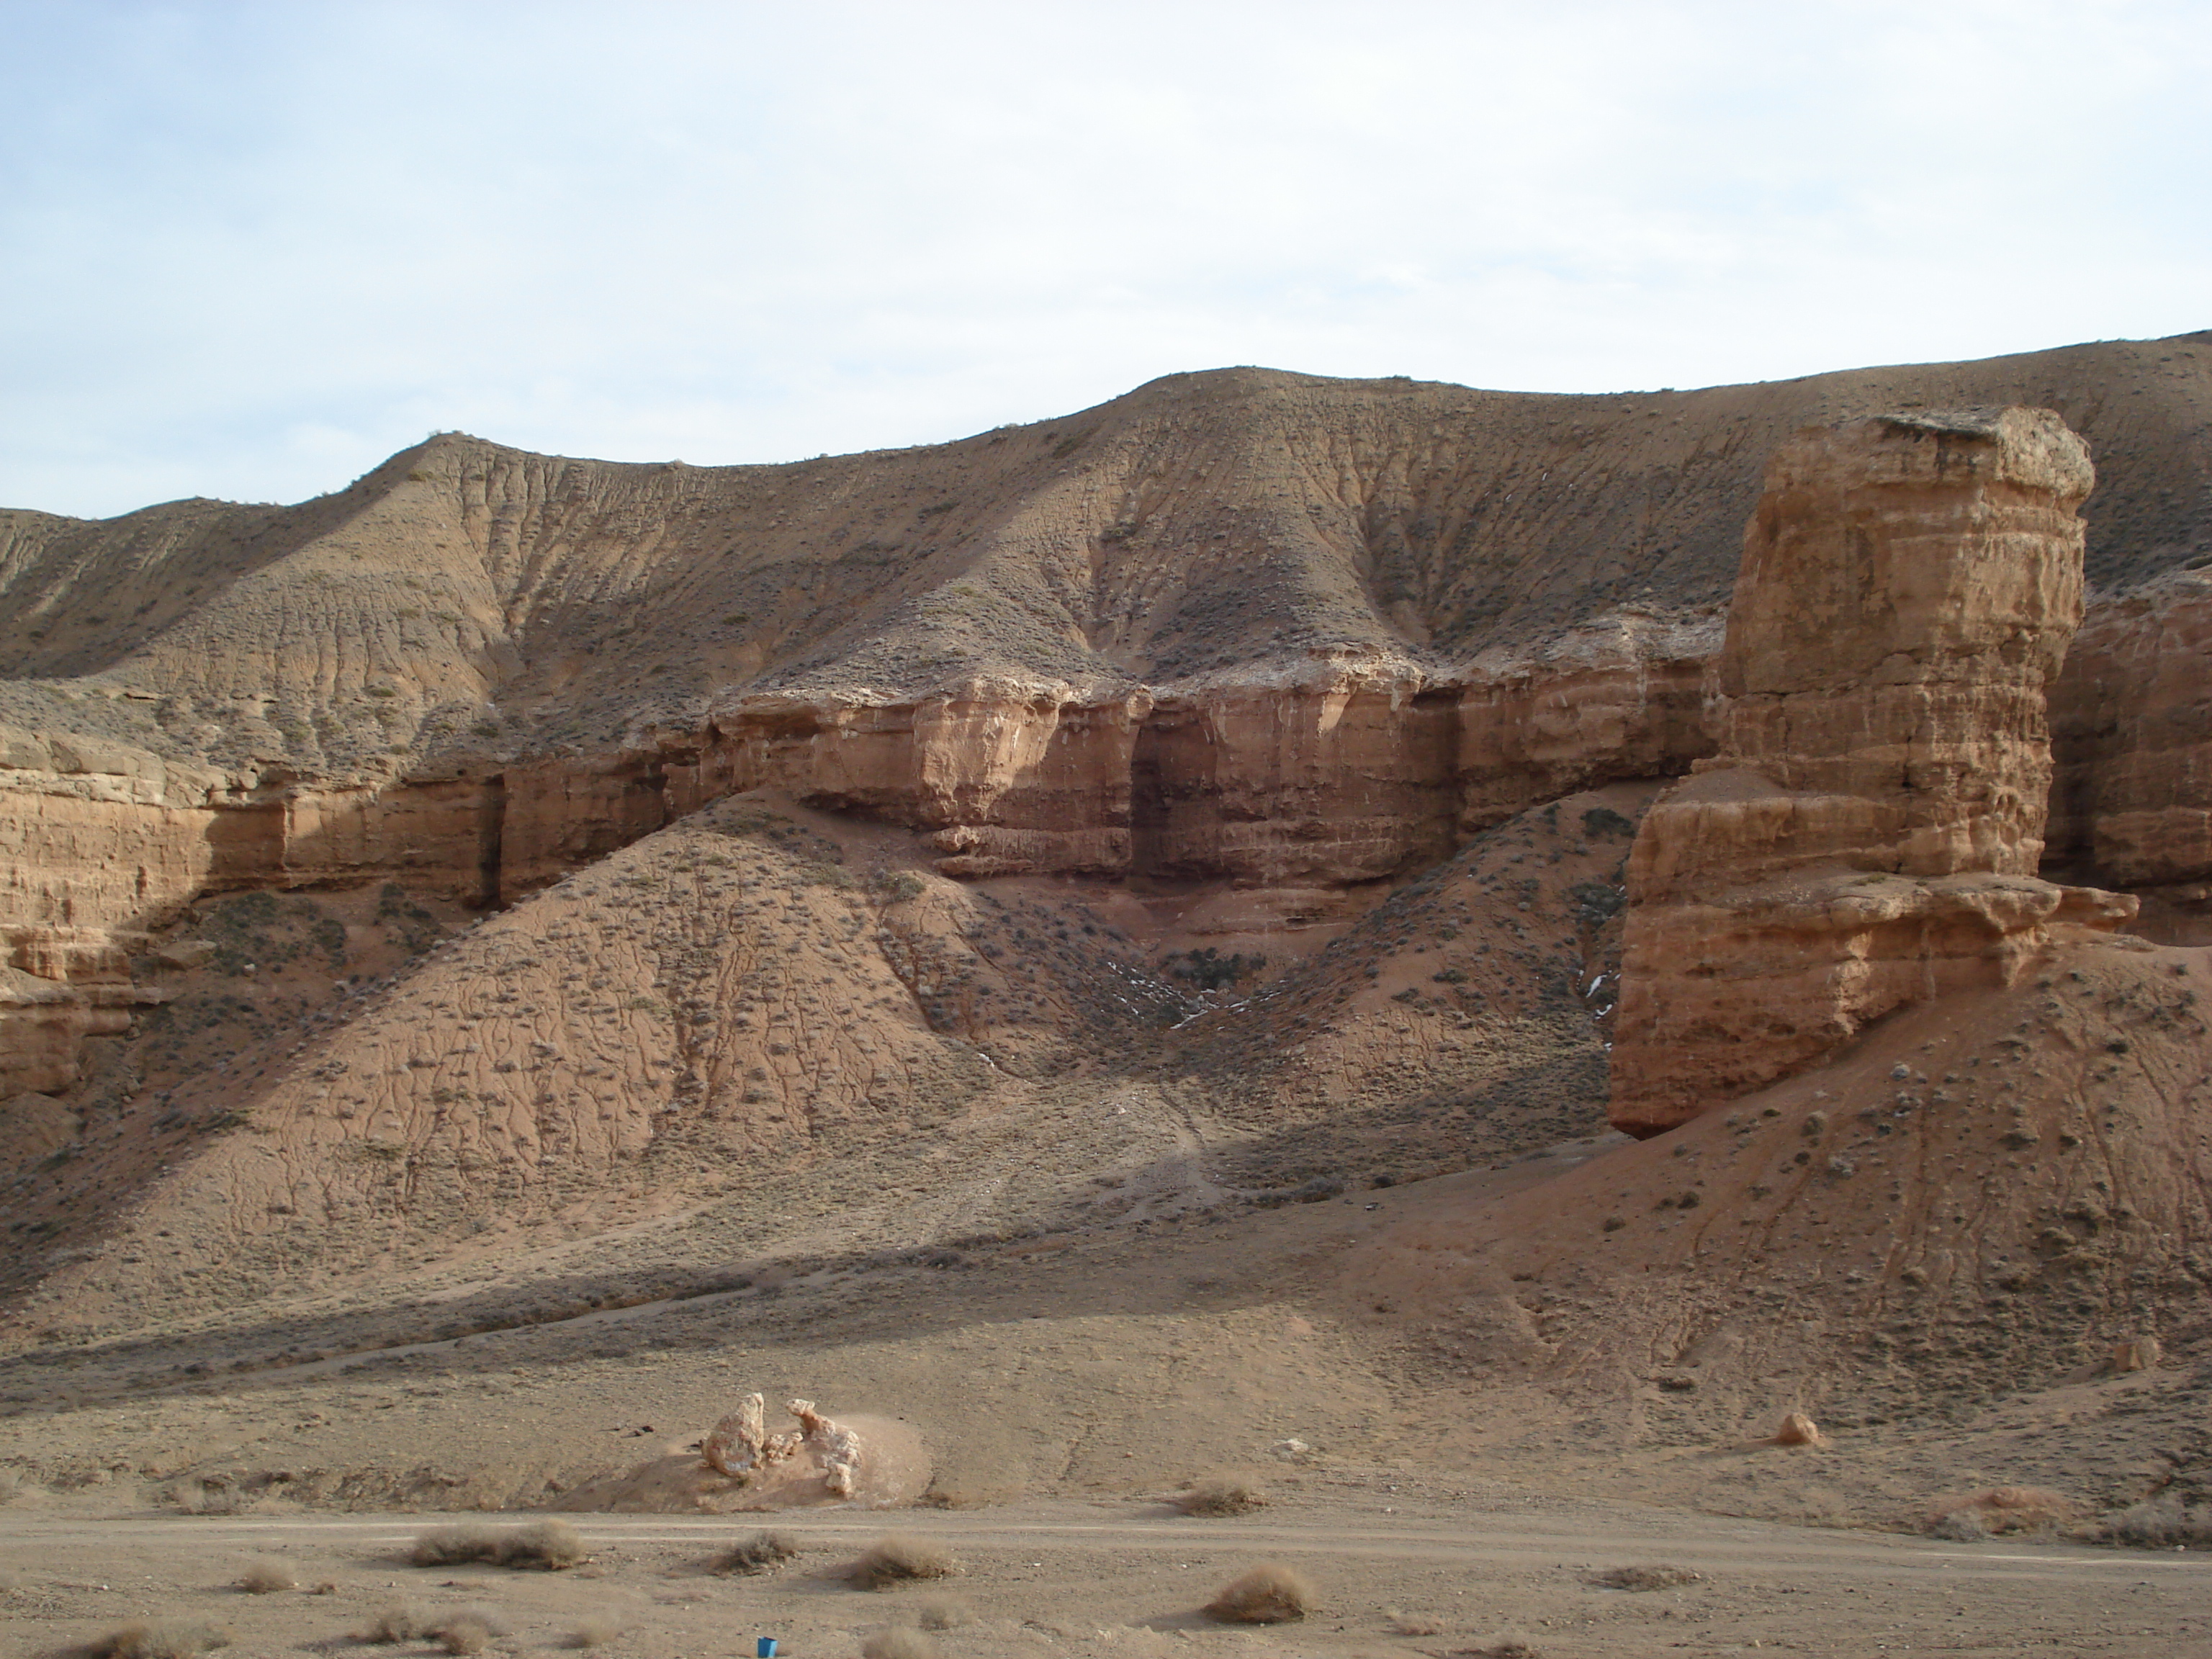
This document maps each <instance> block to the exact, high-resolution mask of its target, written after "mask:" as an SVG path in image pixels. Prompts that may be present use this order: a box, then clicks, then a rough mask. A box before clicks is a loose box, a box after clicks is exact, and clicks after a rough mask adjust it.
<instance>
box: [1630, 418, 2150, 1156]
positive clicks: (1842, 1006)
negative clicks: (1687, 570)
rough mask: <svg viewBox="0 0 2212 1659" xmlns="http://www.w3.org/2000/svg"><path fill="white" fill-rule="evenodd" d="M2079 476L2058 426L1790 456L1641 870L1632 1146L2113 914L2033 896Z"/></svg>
mask: <svg viewBox="0 0 2212 1659" xmlns="http://www.w3.org/2000/svg"><path fill="white" fill-rule="evenodd" d="M2092 478H2093V474H2092V471H2091V468H2090V464H2089V457H2088V452H2087V447H2086V446H2084V445H2083V444H2082V443H2081V440H2080V439H2079V438H2077V437H2076V436H2075V435H2074V434H2073V433H2072V432H2071V431H2069V429H2068V428H2067V427H2066V426H2065V424H2064V422H2062V421H2061V420H2060V419H2059V418H2058V417H2057V416H2056V415H2053V414H2051V412H2050V411H2048V410H2030V409H2021V408H2008V409H2003V410H1962V411H1956V412H1950V413H1926V412H1922V413H1914V414H1909V415H1903V414H1900V415H1886V416H1873V417H1869V418H1864V419H1860V420H1855V421H1850V422H1844V423H1841V424H1839V425H1836V426H1832V427H1828V428H1814V429H1810V430H1808V431H1806V432H1804V433H1802V434H1800V435H1798V436H1797V437H1796V439H1794V440H1793V441H1790V442H1789V443H1786V444H1784V446H1783V447H1781V448H1780V449H1778V451H1777V452H1776V453H1775V454H1774V457H1773V459H1771V462H1770V463H1769V465H1768V467H1767V470H1766V475H1765V493H1764V494H1763V495H1762V496H1761V497H1760V500H1759V506H1758V509H1757V511H1756V512H1755V513H1754V514H1753V518H1752V520H1751V523H1750V525H1749V526H1748V527H1747V530H1746V532H1745V537H1744V553H1743V567H1742V571H1741V575H1740V577H1739V578H1738V581H1737V586H1736V590H1735V600H1734V602H1733V604H1732V605H1731V607H1730V609H1729V622H1728V632H1727V639H1726V642H1725V644H1724V646H1723V650H1722V653H1721V660H1720V672H1719V694H1720V695H1719V697H1718V699H1717V708H1716V709H1715V711H1714V723H1715V730H1716V737H1717V743H1718V747H1719V751H1720V752H1719V753H1718V754H1717V756H1715V757H1711V758H1710V759H1706V760H1703V761H1700V762H1699V763H1697V765H1696V766H1695V768H1694V769H1693V770H1692V775H1691V776H1690V777H1689V778H1688V779H1686V780H1685V781H1683V782H1682V783H1680V785H1678V786H1676V787H1674V789H1673V790H1672V791H1670V792H1669V793H1668V795H1667V796H1666V797H1665V798H1663V799H1662V800H1661V801H1660V802H1659V803H1658V804H1657V805H1655V806H1654V808H1653V809H1652V811H1651V812H1650V814H1649V815H1648V816H1647V817H1646V818H1645V819H1644V824H1643V826H1642V829H1640V831H1639V832H1638V836H1637V839H1636V842H1635V844H1634V847H1633V848H1632V852H1631V854H1630V858H1629V871H1628V902H1629V905H1630V908H1629V911H1628V915H1627V921H1626V936H1625V941H1624V956H1623V966H1622V995H1621V1003H1620V1019H1619V1024H1618V1027H1617V1030H1616V1036H1615V1042H1614V1048H1613V1121H1614V1122H1615V1123H1616V1124H1618V1125H1619V1126H1620V1127H1622V1128H1625V1129H1627V1130H1629V1131H1630V1132H1632V1133H1637V1134H1651V1133H1658V1132H1660V1131H1662V1130H1665V1129H1668V1128H1670V1127H1674V1125H1676V1124H1678V1123H1680V1122H1682V1121H1686V1119H1688V1118H1690V1117H1692V1116H1695V1115H1697V1114H1698V1113H1699V1112H1700V1111H1703V1110H1705V1109H1706V1108H1708V1107H1709V1106H1711V1105H1713V1104H1715V1103H1719V1102H1722V1101H1725V1100H1727V1099H1729V1098H1730V1097H1734V1096H1735V1095H1739V1094H1742V1093H1744V1092H1746V1091H1749V1090H1752V1089H1755V1088H1759V1087H1761V1086H1763V1085H1766V1084H1768V1083H1771V1082H1773V1081H1775V1080H1776V1079H1779V1078H1783V1077H1786V1076H1788V1075H1790V1074H1791V1073H1795V1072H1796V1071H1799V1070H1802V1068H1804V1067H1805V1066H1808V1065H1810V1064H1813V1063H1814V1062H1815V1061H1816V1060H1819V1059H1820V1057H1821V1056H1823V1055H1825V1054H1827V1053H1829V1052H1830V1051H1832V1049H1834V1048H1836V1047H1837V1046H1838V1044H1840V1043H1842V1042H1846V1041H1848V1040H1849V1039H1850V1037H1852V1036H1854V1035H1855V1034H1857V1032H1858V1031H1859V1030H1862V1029H1863V1028H1864V1027H1865V1026H1866V1025H1867V1024H1869V1023H1871V1022H1872V1021H1875V1020H1877V1019H1880V1018H1882V1017H1883V1016H1885V1015H1887V1014H1888V1013H1890V1012H1893V1011H1895V1010H1896V1009H1898V1008H1899V1007H1902V1006H1905V1005H1907V1004H1910V1003H1912V1002H1917V1001H1920V1000H1926V999H1929V998H1932V997H1936V996H1940V995H1942V994H1945V993H1946V992H1948V991H1951V990H1954V989H1957V988H1960V987H1966V986H1970V985H1981V984H1989V983H2000V984H2003V983H2010V982H2011V981H2012V980H2013V979H2014V978H2015V977H2016V975H2018V974H2019V972H2020V971H2021V967H2022V965H2023V964H2024V963H2027V961H2029V960H2031V959H2032V958H2033V957H2034V956H2035V954H2036V953H2037V951H2039V949H2040V948H2041V947H2042V945H2043V944H2044V943H2045V939H2046V938H2047V935H2048V931H2049V930H2050V929H2051V927H2055V926H2058V925H2061V924H2064V923H2068V922H2082V923H2088V924H2092V925H2097V926H2106V927H2109V926H2111V925H2112V924H2114V923H2116V922H2118V921H2121V920H2124V919H2125V918H2126V917H2128V916H2130V915H2133V914H2134V910H2135V903H2134V901H2133V900H2131V899H2126V898H2122V897H2119V896H2116V895H2112V894H2109V893H2102V892H2098V891H2095V890H2089V889H2084V888H2071V887H2063V886H2059V885H2057V884H2053V883H2051V882H2047V881H2044V880H2041V879H2039V878H2038V877H2037V875H2036V873H2035V872H2036V871H2037V869H2038V867H2039V864H2040V861H2041V857H2042V853H2043V830H2044V823H2045V802H2046V799H2047V797H2048V793H2049V787H2050V781H2051V749H2050V740H2049V732H2048V727H2047V724H2046V708H2045V700H2046V694H2047V692H2048V689H2049V687H2050V685H2051V682H2052V680H2053V679H2054V678H2056V676H2057V671H2058V667H2059V664H2060V662H2061V660H2062V659H2063V656H2064V654H2065V652H2066V647H2067V644H2068V642H2069V640H2070V639H2071V638H2072V636H2073V634H2074V631H2075V627H2076V626H2077V624H2078V623H2079V622H2080V620H2081V548H2082V526H2081V520H2079V518H2078V517H2077V516H2076V513H2075V509H2076V508H2077V507H2078V506H2079V505H2080V503H2081V501H2082V499H2083V498H2084V497H2085V496H2086V495H2087V494H2088V492H2089V488H2090V484H2091V482H2092Z"/></svg>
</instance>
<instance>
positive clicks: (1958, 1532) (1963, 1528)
mask: <svg viewBox="0 0 2212 1659" xmlns="http://www.w3.org/2000/svg"><path fill="white" fill-rule="evenodd" d="M1928 1535H1929V1537H1930V1538H1941V1539H1942V1540H1944V1541H1946V1542H1947V1543H1952V1544H1978V1543H1979V1542H1980V1541H1982V1540H1983V1539H1984V1538H1987V1537H1988V1536H1989V1535H1990V1529H1989V1528H1987V1527H1985V1526H1984V1525H1983V1524H1982V1517H1981V1516H1980V1514H1979V1513H1978V1511H1976V1510H1955V1511H1954V1512H1953V1513H1952V1514H1949V1515H1939V1516H1936V1518H1935V1519H1934V1520H1933V1521H1930V1522H1929V1523H1928Z"/></svg>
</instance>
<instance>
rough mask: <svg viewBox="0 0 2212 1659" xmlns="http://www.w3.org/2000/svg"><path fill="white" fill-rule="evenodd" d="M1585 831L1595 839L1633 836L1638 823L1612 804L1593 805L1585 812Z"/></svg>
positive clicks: (1584, 832) (1585, 833)
mask: <svg viewBox="0 0 2212 1659" xmlns="http://www.w3.org/2000/svg"><path fill="white" fill-rule="evenodd" d="M1635 833H1636V824H1635V822H1634V820H1632V819H1631V818H1627V817H1623V816H1622V815H1621V814H1620V813H1619V812H1616V811H1613V808H1611V807H1610V806H1593V807H1591V808H1590V809H1589V811H1587V812H1585V813H1583V834H1584V835H1586V836H1589V838H1590V839H1591V840H1593V841H1595V840H1596V839H1597V838H1598V837H1599V836H1632V835H1634V834H1635Z"/></svg>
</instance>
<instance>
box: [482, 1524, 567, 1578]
mask: <svg viewBox="0 0 2212 1659" xmlns="http://www.w3.org/2000/svg"><path fill="white" fill-rule="evenodd" d="M588 1555H589V1552H588V1551H586V1549H585V1547H584V1541H583V1538H582V1537H581V1535H580V1534H578V1532H577V1531H576V1529H575V1528H574V1527H572V1526H570V1525H569V1524H568V1522H566V1521H538V1522H532V1524H531V1525H529V1526H526V1527H525V1528H522V1529H521V1530H520V1531H519V1532H515V1533H511V1534H508V1535H507V1541H506V1545H505V1547H504V1549H503V1550H502V1551H501V1554H500V1558H499V1564H500V1565H501V1566H502V1567H536V1568H539V1569H541V1570H543V1571H546V1572H563V1571H567V1570H568V1568H570V1567H573V1566H576V1565H580V1564H581V1563H582V1562H583V1561H584V1560H585V1559H586V1557H587V1556H588Z"/></svg>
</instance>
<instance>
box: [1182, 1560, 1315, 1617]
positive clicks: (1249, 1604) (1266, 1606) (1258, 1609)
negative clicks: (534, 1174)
mask: <svg viewBox="0 0 2212 1659" xmlns="http://www.w3.org/2000/svg"><path fill="white" fill-rule="evenodd" d="M1314 1601H1315V1597H1314V1589H1313V1586H1312V1585H1311V1584H1310V1583H1307V1582H1306V1581H1305V1579H1304V1577H1302V1576H1301V1575H1300V1574H1298V1573H1297V1572H1295V1571H1292V1570H1291V1568H1289V1567H1286V1566H1285V1565H1283V1564H1282V1563H1281V1562H1279V1561H1262V1562H1261V1564H1260V1565H1258V1566H1256V1567H1254V1568H1253V1569H1252V1570H1251V1571H1249V1572H1246V1573H1243V1574H1240V1575H1239V1576H1238V1577H1235V1578H1232V1579H1231V1580H1230V1581H1229V1582H1228V1583H1226V1584H1224V1585H1223V1586H1222V1587H1221V1593H1220V1594H1219V1595H1216V1596H1215V1597H1214V1598H1213V1600H1212V1601H1208V1602H1207V1603H1206V1613H1208V1614H1209V1615H1210V1616H1212V1617H1213V1618H1215V1619H1219V1620H1224V1621H1225V1622H1226V1623H1229V1624H1232V1625H1284V1624H1288V1623H1289V1622H1290V1621H1291V1620H1294V1619H1303V1618H1304V1617H1305V1616H1306V1614H1307V1613H1310V1612H1311V1611H1312V1610H1313V1607H1314Z"/></svg>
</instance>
